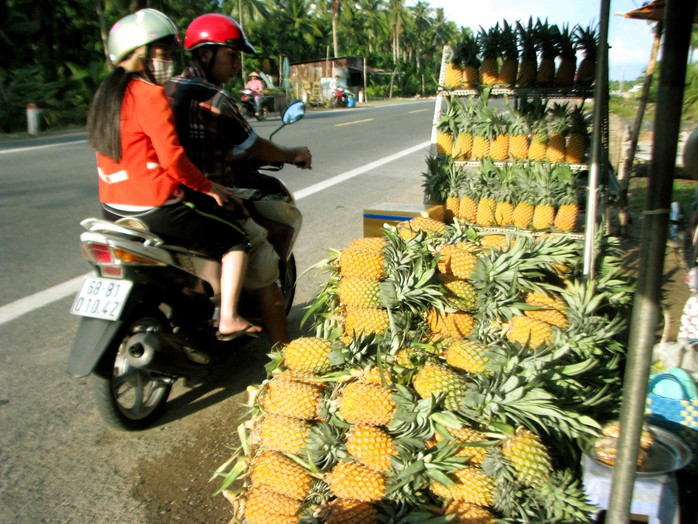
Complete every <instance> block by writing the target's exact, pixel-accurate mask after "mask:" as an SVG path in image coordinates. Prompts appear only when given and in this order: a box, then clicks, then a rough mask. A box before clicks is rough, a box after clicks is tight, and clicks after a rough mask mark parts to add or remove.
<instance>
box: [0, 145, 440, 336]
mask: <svg viewBox="0 0 698 524" xmlns="http://www.w3.org/2000/svg"><path fill="white" fill-rule="evenodd" d="M429 144H430V142H422V143H421V144H418V145H416V146H414V147H410V148H408V149H403V150H402V151H398V152H397V153H395V154H393V155H390V156H386V157H384V158H381V159H379V160H376V161H375V162H371V163H369V164H366V165H365V166H361V167H357V168H356V169H352V170H351V171H347V172H346V173H343V174H341V175H337V176H335V177H332V178H329V179H327V180H325V181H323V182H320V183H318V184H314V185H312V186H309V187H306V188H305V189H301V190H300V191H297V192H296V193H295V196H296V200H301V199H302V198H305V197H308V196H310V195H314V194H315V193H319V192H320V191H324V190H325V189H329V188H330V187H332V186H336V185H337V184H341V183H342V182H346V181H347V180H349V179H351V178H354V177H356V176H359V175H361V174H363V173H366V172H367V171H371V170H372V169H376V168H377V167H380V166H382V165H385V164H388V163H390V162H393V161H394V160H397V159H399V158H402V157H403V156H407V155H411V154H412V153H416V152H417V151H420V150H422V149H424V148H426V147H427V146H429ZM91 274H92V273H91V272H90V273H86V274H85V275H82V276H79V277H75V278H74V279H72V280H68V281H66V282H63V283H62V284H58V285H56V286H53V287H50V288H48V289H45V290H43V291H39V292H38V293H34V294H33V295H30V296H28V297H24V298H20V299H19V300H15V301H14V302H11V303H9V304H6V305H4V306H2V307H0V326H1V325H3V324H5V323H7V322H10V321H11V320H14V319H16V318H18V317H21V316H22V315H24V314H26V313H30V312H32V311H34V310H36V309H39V308H41V307H44V306H47V305H48V304H50V303H52V302H56V301H57V300H62V299H64V298H65V297H67V296H70V295H73V294H75V293H76V292H77V291H78V289H80V286H81V285H82V282H83V280H84V279H85V277H87V276H89V275H91Z"/></svg>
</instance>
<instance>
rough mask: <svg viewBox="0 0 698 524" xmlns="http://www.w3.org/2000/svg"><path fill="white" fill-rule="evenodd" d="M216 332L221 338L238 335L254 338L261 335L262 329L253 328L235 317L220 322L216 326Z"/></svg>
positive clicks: (249, 323) (252, 325)
mask: <svg viewBox="0 0 698 524" xmlns="http://www.w3.org/2000/svg"><path fill="white" fill-rule="evenodd" d="M218 332H219V333H220V334H221V335H222V336H229V335H234V334H238V333H239V334H240V335H251V336H255V335H259V334H261V333H262V328H261V327H259V326H255V325H254V324H252V323H251V322H249V321H248V320H246V319H244V318H242V317H236V318H231V319H228V320H221V321H220V323H219V325H218Z"/></svg>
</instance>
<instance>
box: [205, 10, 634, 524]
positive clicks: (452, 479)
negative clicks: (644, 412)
mask: <svg viewBox="0 0 698 524" xmlns="http://www.w3.org/2000/svg"><path fill="white" fill-rule="evenodd" d="M595 38H596V35H595V31H594V30H593V29H591V28H588V29H584V28H581V27H579V26H576V27H574V28H569V27H566V26H565V27H563V28H562V29H561V30H560V29H558V28H557V27H556V26H552V25H550V24H548V23H547V22H541V21H540V20H538V21H536V22H534V21H533V20H532V19H529V21H528V24H522V23H520V22H517V23H516V24H509V23H507V22H504V23H503V24H502V25H501V26H500V25H499V24H497V25H496V26H495V27H493V28H490V29H488V30H485V29H482V28H481V30H480V32H479V33H478V34H477V35H473V34H470V33H464V34H463V37H462V39H461V40H460V42H459V43H458V44H457V45H456V46H455V48H454V52H453V53H452V54H451V55H450V59H449V60H448V61H446V60H445V62H444V67H443V70H442V84H443V90H441V91H440V94H439V97H440V98H443V99H444V102H445V103H444V104H443V106H442V107H441V110H442V113H441V117H440V118H439V119H438V122H436V123H437V124H438V139H437V141H436V143H435V146H436V151H435V152H434V154H433V155H431V156H429V157H428V158H427V159H426V165H427V167H426V172H425V173H424V189H425V197H426V198H425V200H427V201H430V202H433V203H438V204H443V205H444V209H445V213H444V217H445V220H444V222H441V221H437V220H434V219H431V218H424V217H416V218H413V219H412V220H410V221H407V222H403V223H401V224H400V225H398V226H395V227H386V228H385V229H384V230H383V233H384V234H383V236H380V237H375V238H361V239H357V240H355V241H354V242H352V243H351V244H350V245H349V246H348V247H347V248H346V249H344V250H341V251H335V252H333V253H332V254H331V256H330V257H329V258H328V259H326V260H323V261H321V262H320V263H319V264H318V266H317V267H318V268H321V269H323V270H325V271H326V272H327V280H326V283H325V285H324V287H323V289H322V290H320V292H319V293H318V294H317V296H316V298H315V299H314V301H313V302H312V303H311V305H310V306H309V308H308V312H307V314H306V316H305V318H304V319H303V322H304V324H305V323H310V324H311V325H310V330H309V331H308V333H309V334H308V335H307V336H302V337H299V338H297V339H295V340H293V341H291V342H290V343H289V344H287V345H286V346H283V347H277V348H275V350H274V351H273V353H272V354H271V355H270V356H271V362H270V363H269V365H268V366H267V372H268V373H267V378H266V380H264V381H263V383H262V384H260V385H258V386H254V387H250V388H248V391H249V400H248V406H249V412H248V417H247V419H246V420H245V421H244V422H243V423H242V424H241V425H240V427H239V435H240V442H241V445H240V447H239V448H238V449H237V450H236V451H235V453H234V455H233V456H232V457H231V458H230V460H228V461H227V462H226V463H225V464H223V465H222V466H221V467H220V468H219V469H218V471H216V473H215V475H214V477H215V478H219V479H220V478H222V481H221V486H220V489H219V491H220V492H222V493H223V494H224V495H225V496H226V498H228V500H229V501H230V502H231V504H232V506H233V514H234V517H233V521H235V522H239V523H247V524H286V523H288V524H291V523H308V524H310V523H317V524H339V523H354V524H368V523H378V522H385V523H434V524H436V523H446V522H451V523H456V524H465V523H478V524H487V523H494V522H511V523H514V522H517V523H518V522H546V523H563V522H575V523H584V522H590V518H591V512H592V511H593V509H594V508H592V507H590V506H589V505H588V504H587V501H586V498H585V494H584V491H583V488H582V483H581V471H580V466H579V464H580V457H581V454H582V452H583V451H584V450H585V449H586V447H587V446H588V441H589V439H592V438H595V437H596V436H598V434H599V431H600V425H601V424H602V423H603V422H605V421H606V420H610V419H613V418H616V417H617V412H618V408H619V403H620V398H619V391H620V380H621V378H620V367H621V363H622V359H623V356H624V352H625V346H624V335H625V328H626V324H625V318H626V313H627V308H628V306H629V303H630V300H631V296H632V295H631V286H630V284H629V283H628V282H627V280H626V278H625V277H624V276H623V274H622V272H621V269H620V252H619V250H618V247H617V245H616V243H615V240H614V239H613V238H608V237H604V236H603V235H599V237H598V238H596V239H594V244H595V247H594V250H595V253H598V256H597V257H596V259H595V261H594V262H595V265H596V268H595V269H596V271H595V272H594V275H596V276H595V278H593V279H590V278H582V274H581V268H582V266H583V264H584V260H583V256H582V253H583V251H584V249H583V247H584V246H583V245H582V244H583V240H582V239H581V236H580V235H576V234H571V233H570V232H572V231H574V228H575V226H576V222H577V214H578V191H579V188H578V181H577V176H578V171H577V169H575V168H573V166H574V165H575V164H581V163H582V162H583V160H584V156H585V154H586V147H587V144H588V136H587V135H588V123H587V121H586V119H585V116H584V113H583V108H582V106H574V107H571V106H567V105H564V104H562V103H558V104H548V102H549V101H548V100H545V99H543V98H540V97H535V96H534V97H533V98H532V99H531V100H528V99H527V98H522V99H521V100H520V101H518V103H517V104H516V106H515V107H513V108H508V110H507V111H506V112H501V111H498V110H495V109H494V107H493V106H490V105H489V104H488V98H489V96H490V89H493V88H494V87H496V86H498V85H507V86H512V85H513V86H518V87H528V86H533V87H562V86H571V85H572V84H576V85H577V86H585V87H586V86H589V85H590V83H591V81H592V80H593V69H592V73H591V74H588V71H587V69H585V68H588V66H589V65H588V64H589V62H590V61H593V60H594V59H595V55H594V53H595V42H596V40H595ZM578 47H581V48H582V49H584V50H585V51H586V56H585V59H584V60H583V61H582V63H580V64H579V67H577V65H576V63H575V60H576V50H577V48H578ZM573 51H574V52H573ZM573 55H575V56H573ZM558 57H559V58H560V60H559V64H560V65H559V66H558V68H557V70H556V69H555V63H556V59H557V58H558ZM538 58H540V65H539V64H538ZM483 85H484V86H485V89H483V90H482V91H480V90H479V89H480V87H481V86H483ZM464 88H466V89H472V88H477V91H476V92H477V95H478V96H471V93H466V94H465V95H464V94H463V93H459V92H458V90H460V89H464ZM464 97H470V98H469V99H468V100H465V99H464ZM438 103H440V102H438ZM438 103H437V104H438ZM467 163H470V165H466V164H467ZM473 164H474V165H473ZM531 230H535V231H531ZM311 333H312V335H310V334H311Z"/></svg>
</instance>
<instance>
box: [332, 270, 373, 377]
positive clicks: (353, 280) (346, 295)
mask: <svg viewBox="0 0 698 524" xmlns="http://www.w3.org/2000/svg"><path fill="white" fill-rule="evenodd" d="M337 294H338V296H339V302H340V304H342V305H344V306H352V307H359V308H374V309H377V308H380V307H381V304H380V282H379V281H377V280H365V279H363V278H357V277H342V278H341V279H340V280H339V290H338V293H337ZM319 373H323V372H319Z"/></svg>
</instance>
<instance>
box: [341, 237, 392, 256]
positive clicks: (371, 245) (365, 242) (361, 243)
mask: <svg viewBox="0 0 698 524" xmlns="http://www.w3.org/2000/svg"><path fill="white" fill-rule="evenodd" d="M387 242H388V240H387V239H386V238H385V237H364V238H357V239H354V240H352V241H351V243H350V244H349V246H348V247H347V249H361V250H363V251H375V252H377V253H382V252H383V248H385V244H386V243H387Z"/></svg>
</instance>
